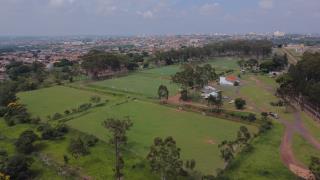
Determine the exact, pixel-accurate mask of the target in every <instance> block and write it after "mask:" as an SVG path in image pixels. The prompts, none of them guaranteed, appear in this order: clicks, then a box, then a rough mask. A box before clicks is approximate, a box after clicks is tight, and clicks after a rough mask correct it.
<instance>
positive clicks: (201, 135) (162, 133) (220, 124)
mask: <svg viewBox="0 0 320 180" xmlns="http://www.w3.org/2000/svg"><path fill="white" fill-rule="evenodd" d="M52 91H54V92H55V96H54V98H53V96H51V97H50V95H51V94H52ZM37 92H39V93H37ZM65 92H73V93H72V94H81V98H79V97H78V96H73V97H72V96H70V94H68V93H65ZM91 95H92V93H89V92H86V91H81V90H77V89H72V88H67V87H61V86H60V87H59V86H58V87H53V89H51V88H47V89H42V90H39V91H33V92H32V93H22V94H20V95H19V97H20V99H21V101H22V102H23V103H25V104H27V105H28V108H29V109H30V110H31V111H32V112H33V115H35V116H38V115H45V114H53V113H54V112H59V111H62V112H63V108H69V107H74V106H73V105H72V103H73V104H77V103H84V102H87V99H89V98H90V96H91ZM43 97H47V98H46V100H45V101H41V99H42V98H43ZM57 97H59V98H57ZM101 97H103V98H105V99H112V98H111V97H108V96H101ZM66 98H68V103H70V104H69V105H68V106H65V107H60V104H61V103H63V102H64V101H65V99H66ZM118 101H119V102H121V101H123V102H125V103H123V104H120V105H116V104H117V103H115V102H118ZM35 102H37V104H35ZM42 106H43V107H46V109H45V111H46V113H42V112H40V111H41V109H39V107H42ZM125 116H130V117H131V119H132V120H133V122H134V127H133V128H132V130H131V131H130V133H129V146H130V148H129V149H130V151H132V152H133V153H134V154H136V155H138V156H139V157H145V156H146V154H147V152H148V150H149V146H150V145H151V144H152V142H153V139H154V138H155V137H158V136H159V137H166V136H172V137H174V139H176V141H177V143H178V146H179V147H181V149H182V157H183V158H184V159H195V160H196V162H197V169H198V170H200V171H202V172H204V173H208V174H214V173H215V169H216V168H221V167H222V166H223V161H222V159H221V158H220V157H219V151H218V148H217V146H218V144H219V143H220V142H221V141H223V140H231V139H234V138H235V137H236V132H237V131H238V129H239V127H240V126H241V125H242V124H240V123H235V122H231V121H227V120H222V119H217V118H211V117H207V116H203V115H200V114H196V113H190V112H180V111H178V110H176V109H174V108H169V107H165V106H161V105H158V104H154V103H151V102H145V101H139V100H134V101H132V100H130V101H127V102H126V100H122V99H116V98H113V100H111V101H110V104H108V105H106V106H103V107H99V108H94V109H91V110H89V112H88V113H87V114H85V115H83V116H80V117H77V118H75V119H72V120H71V121H68V122H67V123H68V124H69V125H70V126H71V127H73V128H75V129H78V130H80V131H82V132H85V133H88V134H92V135H95V136H97V137H98V138H100V139H102V140H105V141H107V140H108V138H109V137H108V132H107V130H106V129H104V128H103V127H102V125H101V123H102V122H103V121H104V120H105V119H106V118H108V117H119V118H122V117H125ZM249 129H250V130H251V131H252V132H256V128H255V127H252V126H249Z"/></svg>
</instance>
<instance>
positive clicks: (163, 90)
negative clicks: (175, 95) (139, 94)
mask: <svg viewBox="0 0 320 180" xmlns="http://www.w3.org/2000/svg"><path fill="white" fill-rule="evenodd" d="M158 95H159V99H166V100H167V99H168V97H169V90H168V88H167V86H165V85H160V86H159V88H158Z"/></svg>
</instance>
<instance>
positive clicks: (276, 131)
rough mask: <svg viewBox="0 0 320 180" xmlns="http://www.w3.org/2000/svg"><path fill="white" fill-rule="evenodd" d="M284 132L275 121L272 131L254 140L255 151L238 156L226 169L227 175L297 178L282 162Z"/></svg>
mask: <svg viewBox="0 0 320 180" xmlns="http://www.w3.org/2000/svg"><path fill="white" fill-rule="evenodd" d="M282 134H283V127H282V125H281V124H279V123H275V124H274V127H273V129H272V130H271V131H269V132H268V133H267V134H264V135H262V136H260V137H258V138H257V139H255V140H254V141H253V142H252V146H253V147H254V149H253V152H251V153H249V154H246V153H242V154H241V155H239V156H238V157H237V158H236V160H235V161H234V162H233V163H232V166H231V168H230V169H229V170H227V171H226V174H225V175H226V177H228V178H230V179H254V180H269V179H277V180H287V179H290V180H294V179H297V178H296V177H295V175H293V174H292V173H291V172H290V171H289V169H288V168H287V167H285V166H284V164H283V163H282V162H281V159H280V152H279V146H280V143H281V136H282Z"/></svg>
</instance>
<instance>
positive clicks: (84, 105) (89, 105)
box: [78, 103, 92, 112]
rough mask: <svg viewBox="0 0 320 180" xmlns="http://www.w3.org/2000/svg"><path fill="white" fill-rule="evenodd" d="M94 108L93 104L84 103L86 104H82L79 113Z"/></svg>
mask: <svg viewBox="0 0 320 180" xmlns="http://www.w3.org/2000/svg"><path fill="white" fill-rule="evenodd" d="M91 107H92V104H91V103H84V104H81V105H80V106H79V107H78V111H79V112H83V111H86V110H88V109H90V108H91Z"/></svg>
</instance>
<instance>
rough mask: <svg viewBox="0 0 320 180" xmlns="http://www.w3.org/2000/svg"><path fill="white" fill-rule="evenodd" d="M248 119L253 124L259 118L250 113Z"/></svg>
mask: <svg viewBox="0 0 320 180" xmlns="http://www.w3.org/2000/svg"><path fill="white" fill-rule="evenodd" d="M247 119H248V120H249V121H250V122H253V121H255V120H256V119H257V118H256V115H255V114H252V113H250V114H249V115H248V116H247Z"/></svg>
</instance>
